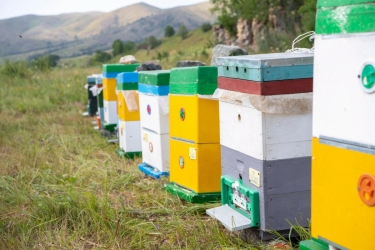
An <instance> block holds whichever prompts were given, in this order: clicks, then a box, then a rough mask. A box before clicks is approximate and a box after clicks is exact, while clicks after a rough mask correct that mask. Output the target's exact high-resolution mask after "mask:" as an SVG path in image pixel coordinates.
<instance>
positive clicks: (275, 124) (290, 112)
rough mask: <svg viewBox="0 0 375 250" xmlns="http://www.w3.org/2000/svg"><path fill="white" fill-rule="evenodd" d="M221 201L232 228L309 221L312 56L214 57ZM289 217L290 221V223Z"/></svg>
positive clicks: (221, 213)
mask: <svg viewBox="0 0 375 250" xmlns="http://www.w3.org/2000/svg"><path fill="white" fill-rule="evenodd" d="M218 65H219V80H218V81H219V89H218V90H217V91H216V93H215V95H217V96H218V98H219V101H220V102H219V103H220V143H221V156H222V157H221V165H222V173H223V176H222V180H221V192H222V204H223V206H221V207H218V208H213V209H209V210H207V213H208V214H209V215H211V216H212V217H214V218H217V219H218V220H220V221H221V222H222V223H223V224H224V226H225V227H227V228H228V229H229V230H231V231H237V230H242V229H245V228H254V227H255V228H259V237H261V238H262V239H267V238H268V237H269V236H270V235H269V234H268V233H267V231H268V230H277V231H280V232H281V233H283V232H282V231H283V230H286V232H287V233H289V228H290V224H289V222H291V223H294V224H295V223H296V220H297V222H298V223H299V225H301V226H308V218H310V197H311V196H310V177H311V173H310V171H311V130H312V128H311V122H312V115H311V110H312V93H311V91H312V74H313V55H312V54H291V53H275V54H263V55H251V56H237V57H222V58H219V59H218ZM288 221H289V222H288Z"/></svg>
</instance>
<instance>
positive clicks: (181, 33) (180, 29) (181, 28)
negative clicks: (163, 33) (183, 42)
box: [177, 25, 189, 39]
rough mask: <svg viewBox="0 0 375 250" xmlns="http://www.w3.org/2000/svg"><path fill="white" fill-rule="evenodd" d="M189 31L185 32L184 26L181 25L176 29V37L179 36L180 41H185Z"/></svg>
mask: <svg viewBox="0 0 375 250" xmlns="http://www.w3.org/2000/svg"><path fill="white" fill-rule="evenodd" d="M188 33H189V31H188V30H187V28H186V26H185V25H181V26H180V27H179V28H178V31H177V35H179V36H181V37H182V39H185V38H186V37H187V36H188Z"/></svg>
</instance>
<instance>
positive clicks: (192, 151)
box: [189, 148, 197, 160]
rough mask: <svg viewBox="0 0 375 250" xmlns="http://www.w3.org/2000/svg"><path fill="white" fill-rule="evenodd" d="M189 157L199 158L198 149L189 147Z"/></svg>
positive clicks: (192, 158)
mask: <svg viewBox="0 0 375 250" xmlns="http://www.w3.org/2000/svg"><path fill="white" fill-rule="evenodd" d="M189 158H190V159H191V160H196V159H197V149H196V148H189Z"/></svg>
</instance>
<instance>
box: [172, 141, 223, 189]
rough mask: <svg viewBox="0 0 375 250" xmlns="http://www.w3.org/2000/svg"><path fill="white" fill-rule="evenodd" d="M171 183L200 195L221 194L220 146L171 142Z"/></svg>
mask: <svg viewBox="0 0 375 250" xmlns="http://www.w3.org/2000/svg"><path fill="white" fill-rule="evenodd" d="M169 163H170V181H171V182H174V183H175V184H177V185H179V186H182V187H184V188H187V189H189V190H192V191H194V192H196V193H198V194H200V193H214V192H220V177H221V166H220V144H219V143H214V144H194V143H188V142H184V141H180V140H173V139H171V140H170V160H169Z"/></svg>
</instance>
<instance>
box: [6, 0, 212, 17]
mask: <svg viewBox="0 0 375 250" xmlns="http://www.w3.org/2000/svg"><path fill="white" fill-rule="evenodd" d="M141 1H142V2H145V3H148V4H150V5H153V6H156V7H159V8H163V9H165V8H171V7H175V6H181V5H190V4H195V3H200V2H205V1H206V0H184V1H177V0H122V1H121V0H0V19H5V18H10V17H16V16H22V15H27V14H36V15H56V14H61V13H71V12H87V11H102V12H109V11H112V10H115V9H118V8H121V7H125V6H127V5H131V4H134V3H139V2H141ZM207 1H208V0H207Z"/></svg>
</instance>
